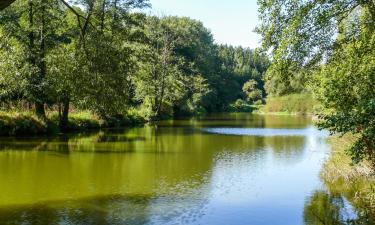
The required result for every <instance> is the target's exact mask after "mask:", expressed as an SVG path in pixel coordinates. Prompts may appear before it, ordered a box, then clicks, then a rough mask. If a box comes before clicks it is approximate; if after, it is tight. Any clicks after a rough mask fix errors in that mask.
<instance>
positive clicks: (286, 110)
mask: <svg viewBox="0 0 375 225" xmlns="http://www.w3.org/2000/svg"><path fill="white" fill-rule="evenodd" d="M315 104H316V103H315V101H314V100H313V97H312V95H311V94H291V95H285V96H280V97H268V98H267V100H266V105H264V106H263V107H261V108H260V109H259V111H258V112H259V113H266V114H278V115H290V114H312V113H313V112H314V105H315Z"/></svg>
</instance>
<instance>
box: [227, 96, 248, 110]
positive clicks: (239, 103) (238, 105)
mask: <svg viewBox="0 0 375 225" xmlns="http://www.w3.org/2000/svg"><path fill="white" fill-rule="evenodd" d="M253 109H254V108H253V107H252V106H251V105H249V104H248V103H247V102H246V101H244V100H242V99H237V100H236V101H235V102H234V103H233V104H230V105H229V109H228V111H229V112H252V111H253Z"/></svg>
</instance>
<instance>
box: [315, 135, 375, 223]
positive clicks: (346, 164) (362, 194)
mask: <svg viewBox="0 0 375 225" xmlns="http://www.w3.org/2000/svg"><path fill="white" fill-rule="evenodd" d="M354 140H355V137H353V136H349V135H346V136H344V137H341V138H340V137H337V136H335V137H330V138H329V143H330V145H331V146H332V153H331V156H330V158H329V159H328V160H327V162H326V163H325V164H324V166H323V170H322V173H321V176H322V179H323V181H324V183H325V184H326V186H327V188H328V190H329V191H330V193H332V194H333V195H343V196H345V197H346V198H347V199H348V200H349V201H350V202H351V204H352V205H353V206H354V207H355V208H356V209H358V210H359V211H360V212H361V213H364V214H365V215H366V216H367V217H368V218H370V219H371V221H375V176H374V174H373V173H372V170H371V166H370V163H368V162H363V163H361V164H358V165H353V164H352V161H351V158H350V156H348V154H346V152H345V151H346V150H347V149H348V148H349V147H350V146H351V144H352V143H353V142H354Z"/></svg>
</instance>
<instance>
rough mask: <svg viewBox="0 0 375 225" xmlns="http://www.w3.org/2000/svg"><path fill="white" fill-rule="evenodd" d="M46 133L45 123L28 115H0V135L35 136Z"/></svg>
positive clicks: (12, 113)
mask: <svg viewBox="0 0 375 225" xmlns="http://www.w3.org/2000/svg"><path fill="white" fill-rule="evenodd" d="M46 132H47V123H46V122H44V121H42V120H40V119H38V118H37V117H35V116H33V115H32V114H30V113H15V112H2V113H0V135H3V136H9V135H35V134H44V133H46Z"/></svg>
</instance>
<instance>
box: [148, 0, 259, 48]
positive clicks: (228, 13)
mask: <svg viewBox="0 0 375 225" xmlns="http://www.w3.org/2000/svg"><path fill="white" fill-rule="evenodd" d="M150 2H151V4H152V10H151V13H152V14H156V15H159V16H163V15H173V16H188V17H190V18H193V19H197V20H200V21H202V22H203V23H204V25H205V26H206V27H207V28H209V29H210V30H211V31H212V33H213V35H214V38H215V41H216V42H217V43H220V44H231V45H235V46H239V45H240V46H243V47H251V48H255V47H259V46H260V44H259V41H260V37H259V35H258V34H256V33H254V32H253V30H254V28H255V27H256V26H257V25H258V21H259V20H258V7H257V3H256V2H257V1H256V0H230V1H229V0H150Z"/></svg>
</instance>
